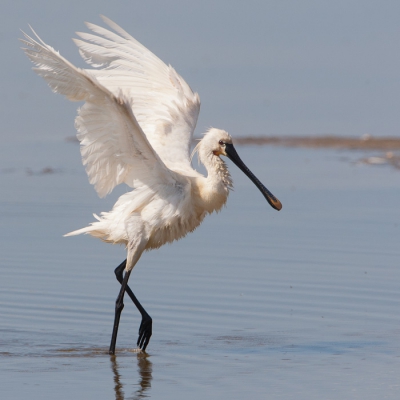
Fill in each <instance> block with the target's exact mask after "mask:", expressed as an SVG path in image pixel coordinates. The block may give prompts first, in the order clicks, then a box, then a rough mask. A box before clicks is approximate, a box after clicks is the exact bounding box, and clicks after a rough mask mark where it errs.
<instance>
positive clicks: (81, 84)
mask: <svg viewBox="0 0 400 400" xmlns="http://www.w3.org/2000/svg"><path fill="white" fill-rule="evenodd" d="M34 33H35V32H34ZM24 35H25V39H26V40H22V42H23V43H24V44H26V45H27V46H28V47H27V48H25V49H24V51H25V53H26V55H27V56H28V57H29V58H30V60H31V61H32V62H33V63H34V64H35V66H36V68H34V70H35V71H36V72H37V74H38V75H40V76H41V77H43V78H44V79H45V80H46V81H47V83H48V84H49V86H50V87H51V89H52V90H53V91H54V92H57V93H60V94H63V95H65V96H66V97H67V98H68V99H70V100H72V101H85V104H84V106H83V107H82V108H81V109H80V110H79V115H78V117H77V118H76V127H77V130H78V139H79V141H80V143H81V154H82V159H83V164H84V165H85V166H86V172H87V174H88V177H89V181H90V183H91V184H93V185H94V186H95V189H96V191H97V193H98V194H99V196H100V197H103V196H105V195H106V194H108V193H110V192H111V191H112V190H113V188H114V187H115V186H116V185H118V184H120V183H123V182H125V183H126V184H128V185H129V186H131V187H135V186H137V185H143V184H144V185H147V186H150V187H151V186H154V185H156V184H159V183H165V184H175V183H176V180H177V179H179V178H177V175H176V174H175V173H173V172H172V171H170V170H169V169H168V168H167V167H166V166H165V164H164V163H163V161H162V160H161V159H160V157H159V156H158V155H157V153H156V152H155V151H154V149H153V148H152V146H151V145H150V143H149V141H148V140H147V138H146V135H145V134H144V133H143V130H142V128H141V127H140V125H139V124H138V122H137V120H136V118H135V116H134V114H133V112H132V107H131V100H130V97H129V96H127V95H126V94H125V93H124V92H123V91H120V92H118V93H115V94H114V93H112V92H110V91H109V90H108V89H107V88H105V87H104V86H102V85H101V84H100V83H99V82H98V81H97V79H96V78H94V77H93V76H91V75H89V74H88V73H87V72H86V71H85V70H82V69H79V68H76V67H75V66H73V65H72V64H71V63H70V62H69V61H67V60H66V59H65V58H64V57H62V56H61V55H60V54H59V53H58V52H56V51H55V50H54V49H53V48H52V47H50V46H48V45H47V44H45V43H44V42H43V41H42V40H41V39H40V38H39V37H38V36H37V35H36V33H35V35H36V37H37V41H36V40H34V39H32V38H31V37H30V36H28V35H26V34H25V33H24Z"/></svg>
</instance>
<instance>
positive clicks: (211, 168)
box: [199, 155, 233, 213]
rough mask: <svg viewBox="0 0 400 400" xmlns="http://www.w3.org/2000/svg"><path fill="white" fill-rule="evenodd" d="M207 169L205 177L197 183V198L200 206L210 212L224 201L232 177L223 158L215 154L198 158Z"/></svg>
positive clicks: (231, 185) (215, 209)
mask: <svg viewBox="0 0 400 400" xmlns="http://www.w3.org/2000/svg"><path fill="white" fill-rule="evenodd" d="M200 161H201V162H202V164H203V165H204V166H205V167H206V169H207V173H208V174H207V178H203V179H202V182H201V183H200V185H199V199H200V201H201V203H202V207H204V209H205V210H206V211H207V212H209V213H211V212H213V211H218V210H220V209H221V208H222V206H223V205H224V204H225V203H226V200H227V199H228V195H229V190H231V189H232V188H233V183H232V178H231V175H230V173H229V171H228V168H227V166H226V164H225V163H224V161H223V160H221V159H220V158H219V157H217V156H214V155H212V156H210V157H207V158H206V159H202V158H201V159H200Z"/></svg>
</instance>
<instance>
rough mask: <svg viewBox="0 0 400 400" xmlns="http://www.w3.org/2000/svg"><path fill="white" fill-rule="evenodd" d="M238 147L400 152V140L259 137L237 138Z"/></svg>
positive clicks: (383, 138)
mask: <svg viewBox="0 0 400 400" xmlns="http://www.w3.org/2000/svg"><path fill="white" fill-rule="evenodd" d="M234 143H237V144H238V145H258V146H260V145H264V146H265V145H267V146H268V145H269V146H281V147H304V148H333V149H347V150H384V151H390V150H400V138H397V137H381V138H379V137H373V136H370V135H363V136H362V137H359V138H356V137H343V136H257V137H242V138H240V137H239V138H235V139H234Z"/></svg>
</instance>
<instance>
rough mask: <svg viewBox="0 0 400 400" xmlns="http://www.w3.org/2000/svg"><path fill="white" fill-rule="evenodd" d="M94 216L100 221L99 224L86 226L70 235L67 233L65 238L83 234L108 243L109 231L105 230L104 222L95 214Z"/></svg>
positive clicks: (94, 223) (93, 223)
mask: <svg viewBox="0 0 400 400" xmlns="http://www.w3.org/2000/svg"><path fill="white" fill-rule="evenodd" d="M93 216H94V217H95V218H96V219H97V220H98V222H92V223H91V224H90V225H89V226H86V227H85V228H81V229H78V230H76V231H72V232H69V233H66V234H65V235H64V237H66V236H76V235H81V234H82V233H85V234H89V235H91V236H94V237H97V238H100V239H102V240H105V241H107V239H106V237H107V236H108V235H107V231H106V229H104V228H105V227H104V226H103V225H104V224H103V220H102V219H101V218H100V217H99V216H98V215H96V214H93Z"/></svg>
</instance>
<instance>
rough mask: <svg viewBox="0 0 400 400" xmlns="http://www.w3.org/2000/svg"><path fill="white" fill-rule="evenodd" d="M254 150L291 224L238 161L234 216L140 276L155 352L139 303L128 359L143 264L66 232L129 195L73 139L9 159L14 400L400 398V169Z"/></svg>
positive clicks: (1, 242) (8, 283)
mask: <svg viewBox="0 0 400 400" xmlns="http://www.w3.org/2000/svg"><path fill="white" fill-rule="evenodd" d="M16 149H17V150H18V151H15V150H16ZM238 151H239V152H240V154H241V156H242V158H243V160H244V161H245V162H247V164H248V165H249V167H251V169H252V170H253V171H254V173H255V174H256V175H257V176H258V177H259V178H260V179H261V180H262V181H263V182H264V183H265V185H266V186H267V187H268V188H269V189H270V190H271V191H272V192H273V193H274V194H275V195H276V196H277V197H278V198H279V199H280V200H281V201H282V204H283V209H282V211H280V212H276V211H275V210H273V209H272V208H270V207H269V206H268V204H267V203H266V201H265V200H264V198H263V197H262V196H261V195H260V193H259V192H258V191H257V189H256V188H255V187H254V186H253V184H252V183H251V182H250V181H249V180H248V179H247V178H246V177H245V176H244V175H243V174H242V173H241V172H240V171H239V170H237V169H236V167H235V166H234V165H230V167H231V171H232V175H233V178H234V181H235V191H234V192H233V193H232V194H231V196H230V198H229V201H228V206H227V208H226V209H224V210H223V211H222V212H221V213H219V214H217V215H213V216H211V217H209V218H208V219H206V221H205V222H204V224H203V225H202V226H201V227H200V228H199V229H198V230H197V231H195V232H194V233H193V234H191V235H189V236H188V237H187V238H185V239H183V240H181V241H179V242H176V243H174V244H173V245H170V246H165V247H163V248H161V249H160V250H158V251H153V252H150V253H146V254H145V255H144V256H143V257H142V259H141V260H140V262H139V263H138V264H137V266H136V267H135V269H134V272H133V273H132V276H131V281H130V282H131V286H132V287H133V290H134V291H135V293H136V294H137V296H138V298H139V299H140V300H141V302H142V304H143V305H144V306H145V308H146V309H147V310H148V312H149V313H150V315H151V316H152V317H153V320H154V325H153V326H154V334H153V337H152V340H151V342H150V345H149V347H148V354H147V355H143V354H139V355H138V354H137V353H134V352H133V349H134V347H135V343H136V339H137V336H136V335H137V330H138V327H139V323H140V319H139V315H138V313H137V312H136V310H135V308H134V306H133V304H130V303H129V302H128V299H127V300H126V301H125V303H126V306H125V309H124V312H123V314H122V320H121V326H120V331H119V337H118V342H117V354H116V356H115V357H110V356H109V355H108V354H107V350H108V346H109V340H110V335H111V329H112V322H113V311H114V301H115V298H116V296H117V294H118V290H119V289H118V288H119V284H118V282H117V281H116V280H115V278H114V274H113V270H114V268H115V267H116V266H117V265H118V264H119V263H120V262H121V261H122V260H123V259H124V258H125V251H124V249H123V248H121V247H118V246H111V245H107V244H104V243H102V242H100V241H97V240H95V239H92V238H90V237H74V238H63V237H62V235H63V234H64V233H66V232H69V231H71V230H73V229H77V228H80V227H82V226H84V225H86V224H87V223H88V222H90V221H92V216H91V214H92V213H93V212H96V213H99V212H101V211H106V210H108V209H109V208H111V207H112V204H113V202H114V201H115V200H116V198H117V197H118V194H121V193H123V192H124V191H125V190H126V189H125V188H120V189H118V190H117V192H116V193H113V194H112V195H111V196H109V197H108V198H106V199H103V200H101V199H98V198H97V195H96V193H95V191H94V190H93V188H92V187H91V186H90V185H89V184H88V182H87V178H86V175H85V173H84V170H83V167H82V166H81V164H80V159H79V151H78V148H77V146H76V145H75V144H73V143H64V142H61V141H54V142H52V143H49V142H46V143H45V142H41V141H36V142H31V143H24V144H22V143H20V144H18V143H9V144H6V145H5V146H4V147H3V148H2V149H1V150H0V152H1V154H0V155H1V161H0V172H1V173H0V181H1V187H2V188H3V190H2V191H1V193H0V220H1V226H2V227H3V229H2V230H1V232H0V235H1V238H0V249H1V252H0V254H1V256H0V263H1V279H0V287H1V290H0V385H1V388H2V389H1V392H2V395H3V396H4V397H5V398H13V399H22V398H29V399H33V400H34V399H54V398H57V399H71V398H77V399H97V400H98V399H112V398H116V399H140V398H154V399H160V398H162V399H178V398H179V399H188V398H190V399H205V398H210V399H222V398H224V399H225V398H229V399H244V398H251V399H342V398H351V399H377V398H382V399H383V398H385V399H398V398H399V395H400V387H399V385H400V378H399V377H400V358H399V356H400V346H399V336H400V317H399V308H400V270H399V256H400V250H399V245H398V243H399V229H400V228H399V223H400V214H399V207H398V204H399V202H398V199H399V195H400V189H399V172H398V171H397V170H395V169H390V168H388V167H372V166H366V165H356V164H354V163H352V162H351V161H352V160H353V159H354V160H356V159H357V157H358V155H355V154H353V153H348V152H338V151H336V150H318V151H315V150H307V149H301V150H299V149H282V148H268V147H256V146H248V147H239V148H238Z"/></svg>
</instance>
